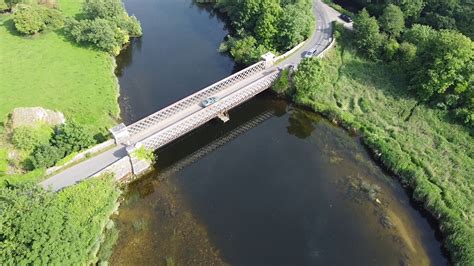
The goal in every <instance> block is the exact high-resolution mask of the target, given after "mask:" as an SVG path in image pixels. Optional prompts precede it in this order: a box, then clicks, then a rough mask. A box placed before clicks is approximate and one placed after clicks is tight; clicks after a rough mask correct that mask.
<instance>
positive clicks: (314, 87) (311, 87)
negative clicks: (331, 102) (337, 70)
mask: <svg viewBox="0 0 474 266" xmlns="http://www.w3.org/2000/svg"><path fill="white" fill-rule="evenodd" d="M324 71H325V70H324V64H323V61H322V60H321V59H319V58H316V57H311V58H307V59H304V60H303V61H302V62H301V63H300V64H299V66H298V71H297V72H296V74H295V77H294V79H293V81H294V85H295V89H296V97H297V98H301V97H309V96H310V95H312V94H313V93H315V92H317V91H318V89H319V88H321V86H322V85H321V84H322V83H323V82H322V81H323V80H324V78H325V72H324Z"/></svg>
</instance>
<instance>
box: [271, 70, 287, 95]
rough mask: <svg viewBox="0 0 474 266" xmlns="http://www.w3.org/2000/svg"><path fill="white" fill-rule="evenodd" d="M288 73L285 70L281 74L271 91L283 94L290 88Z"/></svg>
mask: <svg viewBox="0 0 474 266" xmlns="http://www.w3.org/2000/svg"><path fill="white" fill-rule="evenodd" d="M289 76H290V71H289V70H288V69H285V70H283V71H282V72H281V75H280V77H279V78H278V80H277V81H276V82H275V83H274V84H273V86H272V89H273V90H274V91H275V92H277V93H284V92H285V91H286V90H288V89H289V88H290V82H289Z"/></svg>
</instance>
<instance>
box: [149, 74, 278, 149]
mask: <svg viewBox="0 0 474 266" xmlns="http://www.w3.org/2000/svg"><path fill="white" fill-rule="evenodd" d="M278 76H279V72H278V71H274V73H272V74H269V75H267V76H265V77H263V78H261V79H259V80H257V81H255V82H253V83H252V84H250V85H248V86H247V87H245V88H243V89H242V90H240V91H238V92H235V93H233V94H232V95H229V96H227V97H225V98H224V99H221V100H219V101H218V102H217V103H215V104H214V105H212V106H210V107H208V108H204V109H202V110H200V111H198V112H196V113H195V114H193V115H191V116H189V117H187V118H185V119H183V120H181V121H179V122H177V123H175V124H173V125H172V126H170V127H168V128H166V129H164V130H162V131H160V132H158V133H156V134H154V135H152V136H150V137H148V138H146V139H144V140H142V141H140V142H141V143H142V144H143V145H144V146H145V147H146V148H147V149H152V150H155V149H158V148H160V147H162V146H164V145H166V144H168V143H170V142H171V141H173V140H175V139H177V138H179V137H181V136H183V135H184V134H186V133H188V132H190V131H192V130H193V129H195V128H197V127H199V126H201V125H203V124H204V123H206V122H208V121H210V120H211V119H213V118H215V117H216V116H217V115H218V114H220V113H222V112H225V111H227V110H230V109H232V108H234V107H236V106H238V105H240V104H241V103H243V102H245V101H247V100H248V99H250V98H252V97H254V96H255V95H257V94H258V93H260V92H262V91H264V90H266V89H267V88H269V87H270V86H271V85H272V83H273V82H274V81H275V80H276V79H277V78H278Z"/></svg>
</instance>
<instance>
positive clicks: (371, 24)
mask: <svg viewBox="0 0 474 266" xmlns="http://www.w3.org/2000/svg"><path fill="white" fill-rule="evenodd" d="M400 2H402V1H400ZM415 2H417V1H414V2H410V3H411V4H410V5H408V4H406V6H397V5H394V4H391V3H389V4H387V5H385V7H384V8H383V10H382V11H379V12H377V14H379V15H378V16H372V15H371V14H370V13H369V11H368V10H367V9H363V10H362V11H360V12H359V13H358V14H357V16H356V17H355V19H354V37H355V44H356V46H357V48H358V49H359V51H360V52H361V53H363V54H364V55H366V56H367V57H368V58H370V59H372V60H381V61H384V62H387V63H391V64H394V65H396V66H397V67H400V68H401V69H402V70H403V71H404V72H405V73H406V76H407V80H408V85H409V89H410V90H411V91H412V92H413V93H414V95H416V97H417V98H418V99H419V100H420V101H421V102H424V103H428V104H430V105H432V106H434V107H437V108H443V109H447V110H450V111H452V112H451V113H452V114H453V116H454V117H455V118H456V119H458V120H459V121H460V122H462V123H463V124H465V125H468V126H471V127H474V78H473V77H474V65H473V64H472V62H473V61H474V43H473V41H472V40H471V39H470V38H469V37H467V36H465V35H463V34H462V33H461V32H459V31H457V30H455V29H440V30H437V29H435V28H433V27H432V26H430V25H423V24H416V23H415V24H412V23H411V21H423V19H422V17H417V16H415V17H416V18H417V19H414V18H413V15H408V14H415V13H416V14H419V13H420V12H421V11H416V12H415V11H414V9H413V8H408V7H412V5H413V4H414V3H415ZM418 2H420V1H418ZM370 6H371V7H372V9H375V8H374V7H373V6H372V5H370ZM407 6H408V7H407ZM377 10H378V9H377Z"/></svg>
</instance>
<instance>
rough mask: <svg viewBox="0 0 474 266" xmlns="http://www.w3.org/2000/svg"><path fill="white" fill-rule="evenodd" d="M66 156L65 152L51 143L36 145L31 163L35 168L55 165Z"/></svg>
mask: <svg viewBox="0 0 474 266" xmlns="http://www.w3.org/2000/svg"><path fill="white" fill-rule="evenodd" d="M63 157H64V152H63V151H61V149H59V148H58V147H56V146H53V145H51V144H43V145H40V146H38V147H36V148H35V149H34V151H33V153H32V155H31V164H32V165H33V167H34V168H35V169H38V168H47V167H51V166H53V165H54V164H55V163H56V162H57V161H59V160H60V159H61V158H63Z"/></svg>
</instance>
